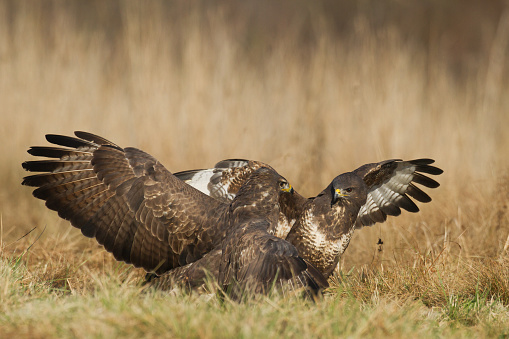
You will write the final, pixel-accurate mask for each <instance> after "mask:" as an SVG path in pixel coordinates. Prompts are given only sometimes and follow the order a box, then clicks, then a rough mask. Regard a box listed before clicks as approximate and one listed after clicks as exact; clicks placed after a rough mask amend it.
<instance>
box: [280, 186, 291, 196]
mask: <svg viewBox="0 0 509 339" xmlns="http://www.w3.org/2000/svg"><path fill="white" fill-rule="evenodd" d="M281 190H282V191H283V192H290V194H293V187H292V185H290V184H286V185H285V186H284V187H283V188H282V189H281Z"/></svg>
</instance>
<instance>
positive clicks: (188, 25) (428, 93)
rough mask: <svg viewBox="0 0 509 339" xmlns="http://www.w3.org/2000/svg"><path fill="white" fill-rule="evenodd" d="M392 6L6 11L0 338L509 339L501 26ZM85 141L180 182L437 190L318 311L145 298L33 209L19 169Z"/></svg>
mask: <svg viewBox="0 0 509 339" xmlns="http://www.w3.org/2000/svg"><path fill="white" fill-rule="evenodd" d="M410 4H411V5H410ZM380 6H381V5H380V4H379V2H377V1H359V2H347V1H345V2H337V1H324V2H320V4H319V5H318V4H317V3H314V4H313V5H311V4H307V3H306V2H303V3H300V2H299V3H294V2H293V1H288V2H284V1H283V2H280V3H279V4H278V5H274V4H273V3H272V2H270V1H267V2H264V1H261V2H255V1H246V2H238V3H230V2H227V3H226V2H225V3H222V4H217V3H214V4H212V3H211V4H209V3H208V2H201V3H199V4H198V3H189V2H179V3H173V2H171V3H170V2H168V3H165V2H158V1H151V2H149V3H146V2H141V1H125V2H116V1H108V2H104V1H89V2H74V1H64V2H61V1H44V2H41V1H0V112H1V113H0V135H1V136H2V144H3V147H2V149H1V150H2V153H1V155H2V159H3V161H2V162H1V163H0V174H1V175H0V184H1V185H2V189H1V190H0V206H1V208H0V213H1V237H0V239H1V243H0V333H1V334H2V336H5V337H8V336H11V337H31V338H38V337H51V336H54V337H113V336H123V337H140V336H146V337H155V336H161V335H164V336H167V337H281V336H283V337H296V336H299V337H310V336H320V337H337V336H349V337H365V336H368V337H381V336H390V337H396V338H397V337H409V336H412V337H425V338H428V337H430V336H446V337H450V336H458V337H476V338H477V337H496V336H504V335H505V336H507V335H509V316H508V315H509V260H508V258H507V256H508V250H509V212H508V207H507V204H508V201H509V177H508V176H507V169H508V168H509V160H508V159H509V158H508V157H507V150H508V149H509V133H507V130H506V129H507V127H508V126H509V114H508V109H507V108H508V107H509V96H508V95H507V93H508V90H509V81H508V79H509V76H508V75H509V63H508V59H507V55H508V53H509V46H508V41H509V8H507V7H504V5H503V1H500V2H498V1H493V2H490V5H489V6H488V5H486V4H483V5H480V4H477V2H476V1H453V0H449V1H445V2H433V1H424V2H422V1H415V2H409V5H408V6H407V5H405V4H402V3H401V2H397V1H394V2H392V1H388V2H386V6H387V8H385V7H380ZM74 130H86V131H90V132H94V133H97V134H100V135H104V136H105V137H107V138H109V139H111V140H113V141H114V142H116V143H118V144H119V145H124V146H136V147H139V148H141V149H144V150H146V151H147V152H149V153H151V154H152V155H154V156H155V157H157V158H158V159H159V160H161V162H162V163H163V164H165V165H166V167H167V168H168V169H169V170H171V171H180V170H184V169H190V168H203V167H210V166H212V165H213V164H214V163H215V162H217V161H218V160H221V159H224V158H232V157H239V158H251V159H258V160H262V161H266V162H268V163H270V164H271V165H273V167H275V168H276V169H277V170H278V171H279V172H280V173H281V174H282V175H284V176H285V177H286V178H287V179H288V180H289V181H290V182H291V183H292V184H293V186H294V187H295V188H296V189H297V190H298V191H299V192H301V193H303V194H304V195H307V196H312V195H314V194H316V193H318V192H319V191H320V190H321V189H323V187H325V186H326V185H327V184H328V183H329V182H330V180H331V179H332V178H333V177H334V176H335V175H337V174H339V173H342V172H345V171H348V170H351V169H354V168H356V167H357V166H359V165H361V164H363V163H366V162H373V161H380V160H383V159H388V158H403V159H413V158H419V157H431V158H434V159H436V160H437V166H439V167H441V168H442V169H444V171H445V172H444V174H443V175H442V176H440V177H439V178H438V180H439V181H440V183H441V184H442V186H441V187H440V188H438V189H436V190H428V192H429V194H430V195H431V196H432V197H433V202H432V203H430V204H421V205H420V207H421V212H419V213H418V214H410V213H406V214H405V213H404V214H403V215H402V216H400V217H397V218H389V220H388V221H387V222H386V223H384V224H383V225H379V224H377V225H375V226H373V227H371V228H367V229H363V230H360V231H358V232H356V234H355V236H354V238H353V240H352V242H351V245H350V247H349V248H348V250H347V252H346V254H345V255H344V257H343V258H342V260H341V263H340V264H341V268H342V275H341V276H335V277H333V279H332V287H331V288H330V289H329V290H328V291H326V294H325V296H324V299H323V300H322V301H320V302H318V303H316V304H313V303H311V302H310V301H306V300H302V299H300V298H298V297H289V296H277V295H276V296H270V297H262V298H259V299H257V300H253V301H248V302H246V303H241V304H236V303H229V302H221V301H220V300H219V299H218V298H216V297H215V296H210V295H209V296H207V295H196V294H188V293H184V292H180V291H177V292H174V293H170V294H164V293H158V292H148V293H145V292H141V289H140V283H141V281H142V280H143V279H142V277H143V272H140V271H139V270H135V269H133V268H131V267H129V266H126V265H124V264H122V263H117V262H115V261H114V259H113V258H112V257H111V255H109V254H108V253H106V252H104V250H103V249H102V248H100V247H99V246H98V245H97V244H96V243H95V241H93V240H89V239H85V238H84V237H83V236H82V235H81V234H80V233H79V231H77V230H75V229H73V228H72V227H70V226H69V224H68V223H67V222H66V221H63V220H60V219H59V218H58V217H57V216H56V215H55V213H53V212H51V211H48V210H47V209H46V208H45V207H44V206H43V203H42V202H41V201H37V200H36V199H34V198H33V197H31V192H30V189H29V188H27V187H22V186H21V185H20V182H21V178H22V176H23V175H24V173H23V170H22V169H21V166H20V164H21V162H22V161H24V160H27V158H28V155H27V154H26V153H25V150H26V149H27V148H28V147H29V146H30V145H38V144H44V143H45V141H44V134H45V133H63V134H70V133H72V131H74ZM34 227H36V229H35V230H34V231H33V232H31V233H30V234H28V235H26V236H25V237H23V238H22V239H20V238H21V237H22V236H23V235H25V234H26V233H27V232H29V231H30V230H31V229H32V228H34ZM379 238H380V239H382V241H383V245H381V246H379V245H377V242H378V239H379ZM18 239H20V240H18Z"/></svg>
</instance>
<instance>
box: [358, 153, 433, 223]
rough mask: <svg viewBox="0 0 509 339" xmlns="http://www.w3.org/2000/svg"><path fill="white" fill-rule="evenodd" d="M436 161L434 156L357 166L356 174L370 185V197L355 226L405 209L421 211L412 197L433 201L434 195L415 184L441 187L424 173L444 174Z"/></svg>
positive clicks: (397, 213)
mask: <svg viewBox="0 0 509 339" xmlns="http://www.w3.org/2000/svg"><path fill="white" fill-rule="evenodd" d="M434 162H435V161H434V160H432V159H417V160H411V161H401V160H386V161H383V162H379V163H372V164H366V165H363V166H361V167H359V168H358V169H356V170H355V171H354V173H355V174H357V175H358V176H360V177H361V178H363V179H364V182H365V183H366V186H367V187H368V197H367V201H366V204H364V205H363V206H362V207H361V209H360V211H359V214H358V216H357V221H356V223H355V227H356V228H361V227H363V226H371V225H373V224H375V223H377V222H384V221H385V220H386V219H387V215H393V216H397V215H400V214H401V208H403V209H404V210H407V211H409V212H418V211H419V208H418V207H417V205H416V204H415V203H414V202H413V201H412V199H410V197H412V198H414V199H415V200H417V201H420V202H430V201H431V198H430V197H429V195H427V194H426V193H424V192H423V191H422V190H421V189H420V188H419V187H417V186H416V185H415V184H420V185H422V186H425V187H429V188H436V187H438V186H440V184H439V183H438V182H436V181H435V180H433V179H431V178H430V177H428V176H426V175H424V174H423V173H426V174H431V175H439V174H442V173H443V171H442V170H441V169H440V168H437V167H435V166H430V165H431V164H432V163H434Z"/></svg>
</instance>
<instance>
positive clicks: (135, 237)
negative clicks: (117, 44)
mask: <svg viewBox="0 0 509 339" xmlns="http://www.w3.org/2000/svg"><path fill="white" fill-rule="evenodd" d="M75 135H76V137H77V138H75V137H68V136H61V135H51V134H50V135H47V136H46V139H47V140H48V141H49V142H50V143H53V144H56V145H58V147H47V146H43V147H31V148H30V149H29V150H28V153H30V154H31V155H34V156H42V157H46V158H50V159H45V160H35V161H27V162H24V163H23V168H25V169H26V170H28V171H32V172H42V173H40V174H35V175H30V176H27V177H25V178H24V180H23V185H28V186H33V187H38V188H37V189H35V190H34V192H33V195H34V196H35V197H37V198H39V199H42V200H45V201H46V206H47V207H48V208H50V209H52V210H55V211H57V212H58V215H59V216H60V217H62V218H64V219H66V220H69V221H70V222H71V224H72V225H73V226H75V227H77V228H79V229H80V230H81V232H82V233H83V234H84V235H85V236H87V237H91V238H95V239H96V240H97V241H98V242H99V244H101V245H103V246H104V248H105V249H106V250H107V251H108V252H111V253H112V254H113V255H114V256H115V258H116V259H117V260H121V261H124V262H126V263H130V264H133V265H134V266H136V267H142V268H144V269H145V270H146V271H147V272H153V273H156V274H163V273H165V272H172V271H173V270H177V271H176V272H175V274H173V276H178V269H179V268H181V267H185V266H186V265H187V267H188V268H189V267H190V266H192V264H193V263H195V262H203V263H204V262H206V255H207V253H209V252H213V253H220V254H221V256H219V259H220V260H216V261H215V262H216V263H217V265H219V271H218V272H214V274H216V276H217V277H218V279H219V280H218V282H219V284H220V286H221V287H223V288H225V289H228V288H229V287H230V286H233V287H234V289H235V291H236V293H237V296H238V295H239V293H238V292H239V291H240V292H242V291H243V289H245V288H247V287H248V288H251V290H252V291H253V292H267V291H268V289H269V287H270V286H272V285H274V284H276V285H285V284H290V285H292V286H295V285H298V286H306V287H309V288H310V289H311V290H314V291H317V290H320V289H321V288H323V287H327V281H326V279H325V278H324V277H323V275H322V274H321V273H320V272H319V271H318V270H317V269H316V268H314V267H313V266H312V265H311V264H310V263H309V262H307V261H306V260H305V259H303V258H302V257H300V256H299V252H298V250H297V249H296V248H295V246H294V245H292V244H291V243H289V242H287V241H286V240H284V239H282V238H280V237H276V236H274V235H273V234H274V233H275V232H276V229H277V228H278V218H279V215H280V203H279V201H284V200H285V199H289V200H292V198H291V196H292V195H293V189H291V186H290V185H289V184H288V182H287V181H286V179H284V178H283V177H282V176H280V175H279V174H278V173H276V172H275V171H274V170H273V169H271V168H267V167H260V168H257V169H255V170H254V171H252V173H251V174H250V176H249V177H248V178H247V179H246V180H244V182H243V185H241V186H239V189H238V190H236V192H235V194H236V196H235V197H234V198H232V199H230V200H231V201H230V200H228V201H227V202H222V201H219V200H217V199H214V198H211V197H209V196H207V195H206V194H203V193H202V192H200V191H199V190H197V189H195V188H193V187H192V186H190V185H187V184H185V183H184V182H183V181H182V180H180V179H178V178H177V177H175V176H174V175H173V174H172V173H170V172H169V171H168V170H167V169H166V168H165V167H164V166H163V165H161V164H160V163H159V162H158V161H157V160H156V159H155V158H153V157H152V156H150V155H149V154H147V153H145V152H143V151H141V150H139V149H136V148H132V147H128V148H121V147H119V146H117V145H115V144H114V143H112V142H110V141H108V140H106V139H104V138H102V137H99V136H96V135H93V134H90V133H86V132H75ZM283 196H288V197H286V198H283ZM219 261H220V264H219ZM197 266H199V265H197ZM187 271H188V272H191V271H192V270H189V269H187ZM200 273H201V272H200Z"/></svg>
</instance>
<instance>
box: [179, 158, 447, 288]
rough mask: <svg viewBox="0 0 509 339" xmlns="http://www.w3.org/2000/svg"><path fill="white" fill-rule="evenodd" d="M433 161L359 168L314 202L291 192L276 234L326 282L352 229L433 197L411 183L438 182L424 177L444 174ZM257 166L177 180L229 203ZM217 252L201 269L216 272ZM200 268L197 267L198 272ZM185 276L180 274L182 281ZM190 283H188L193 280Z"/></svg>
mask: <svg viewBox="0 0 509 339" xmlns="http://www.w3.org/2000/svg"><path fill="white" fill-rule="evenodd" d="M432 163H434V160H431V159H417V160H411V161H402V160H386V161H382V162H378V163H370V164H366V165H363V166H361V167H359V168H357V169H356V170H354V171H352V172H348V173H344V174H341V175H339V176H337V177H336V178H334V180H332V182H331V183H330V184H329V185H328V186H327V187H326V188H325V189H324V190H323V191H322V192H320V193H319V194H318V195H317V196H316V197H313V198H309V199H306V198H304V197H302V196H301V195H299V194H298V193H297V192H294V194H293V195H291V196H288V195H282V196H281V197H280V216H279V222H278V227H277V229H276V231H275V234H276V235H277V236H279V237H281V238H284V239H286V240H287V241H289V242H290V243H291V244H293V245H294V246H295V248H297V250H298V252H299V255H300V256H301V257H302V258H304V259H305V260H307V261H308V262H310V263H312V264H313V266H315V267H316V268H318V269H319V270H320V272H321V273H322V274H323V275H324V276H325V277H326V278H327V277H329V275H330V274H331V273H332V272H333V271H334V269H335V268H336V266H337V264H338V262H339V259H340V257H341V255H342V254H343V253H344V251H345V250H346V248H347V247H348V244H349V243H350V239H351V237H352V235H353V232H354V230H355V229H358V228H362V227H363V226H371V225H373V224H375V223H377V222H384V221H385V220H386V219H387V216H388V215H392V216H397V215H400V214H401V209H404V210H406V211H409V212H414V213H415V212H418V211H419V208H418V207H417V205H416V204H415V203H414V202H413V201H412V199H411V198H414V199H415V200H417V201H419V202H424V203H426V202H430V201H431V198H430V197H429V196H428V195H427V194H426V193H424V192H423V191H422V190H421V189H420V188H419V187H417V186H416V185H415V184H419V185H422V186H425V187H429V188H436V187H438V186H439V183H438V182H436V181H435V180H433V179H431V178H430V177H428V176H426V175H424V174H423V173H426V174H431V175H439V174H441V173H442V172H443V171H442V170H441V169H439V168H437V167H434V166H431V164H432ZM261 167H269V165H267V164H264V163H262V162H259V161H253V160H243V159H232V160H223V161H221V162H219V163H217V164H216V166H215V167H214V168H211V169H204V170H190V171H184V172H179V173H176V174H175V176H177V177H178V178H180V179H181V180H183V181H184V182H186V183H187V184H189V185H192V186H194V187H196V188H197V189H199V190H201V191H202V192H204V193H205V194H207V195H210V196H211V197H214V198H215V199H217V200H219V201H224V202H227V201H231V199H233V198H234V197H235V194H236V192H237V191H238V189H239V188H240V187H241V186H242V184H243V182H244V181H245V180H246V179H247V178H248V177H249V176H250V174H251V173H253V172H254V171H256V170H257V169H258V168H261ZM219 255H220V253H215V252H211V253H210V254H209V255H208V258H207V260H205V261H204V262H203V263H202V264H203V266H204V267H207V269H209V270H210V271H211V272H217V269H218V264H217V261H218V257H219ZM198 266H200V265H196V266H195V267H185V268H183V269H182V270H183V271H185V270H187V269H189V270H190V272H189V275H188V277H189V278H191V277H199V274H197V272H196V271H195V270H196V269H197V268H198ZM200 269H201V267H200ZM182 276H186V272H181V276H179V277H182ZM191 279H192V278H191Z"/></svg>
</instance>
